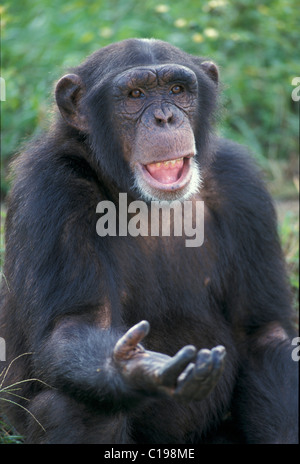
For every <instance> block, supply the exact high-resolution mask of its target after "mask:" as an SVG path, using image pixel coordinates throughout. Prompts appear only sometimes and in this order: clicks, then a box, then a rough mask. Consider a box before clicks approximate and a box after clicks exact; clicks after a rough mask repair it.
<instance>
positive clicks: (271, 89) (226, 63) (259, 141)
mask: <svg viewBox="0 0 300 464" xmlns="http://www.w3.org/2000/svg"><path fill="white" fill-rule="evenodd" d="M0 12H1V23H2V76H3V77H4V79H5V81H6V102H4V103H2V162H3V163H4V165H6V164H7V160H8V159H9V158H10V156H11V155H12V154H13V153H15V151H16V150H17V149H18V147H19V146H20V143H21V142H22V141H24V139H26V138H27V137H28V136H30V135H32V134H33V133H36V132H38V131H40V130H41V128H43V127H44V128H45V127H47V123H48V108H49V102H51V98H52V93H53V82H55V80H57V79H58V78H59V77H60V76H61V75H62V74H63V72H64V71H65V70H66V68H67V67H68V66H73V65H76V64H78V63H79V62H80V61H81V60H82V59H84V58H85V56H87V55H88V54H90V53H91V52H93V51H94V50H96V49H98V48H99V47H102V46H105V45H107V44H108V43H110V42H113V41H118V40H122V39H125V38H128V37H155V38H159V39H163V40H167V41H169V42H171V43H172V44H174V45H176V46H180V47H182V48H183V49H184V50H186V51H188V52H190V53H194V54H198V55H201V56H207V57H209V58H211V59H213V60H215V61H216V62H217V63H218V64H219V66H220V70H221V78H222V81H223V83H224V97H223V105H224V111H223V114H222V116H223V123H222V133H223V135H225V136H228V137H231V138H233V139H235V140H237V141H240V142H242V143H245V144H246V145H248V146H249V147H250V148H251V149H252V150H253V152H254V153H255V156H256V157H257V158H258V160H259V162H260V164H261V165H262V167H263V168H264V169H266V171H267V173H268V175H269V178H270V180H271V181H272V180H273V181H275V182H273V184H274V185H275V184H276V185H277V190H278V186H279V187H280V189H281V192H279V193H281V194H283V195H285V194H287V195H290V194H291V193H293V192H294V191H295V189H294V185H293V183H291V184H289V186H288V188H287V187H286V184H285V187H284V189H285V191H283V184H282V182H281V180H282V177H283V174H284V175H285V174H286V175H287V177H288V178H291V179H292V177H293V174H294V171H295V169H296V168H297V161H295V160H297V155H298V109H297V104H296V103H294V102H293V101H292V99H291V92H292V89H293V87H292V85H291V81H292V78H293V77H295V76H297V75H299V74H300V69H299V24H300V8H299V4H298V0H268V1H256V0H236V1H230V0H210V1H201V0H167V1H158V0H97V1H95V0H90V1H88V2H87V1H85V0H69V1H66V2H62V1H61V0H11V1H10V2H7V3H6V2H4V4H3V6H2V7H0ZM2 174H5V170H4V169H2ZM285 177H286V176H285ZM2 188H3V189H4V190H6V189H7V184H6V181H5V179H4V178H2Z"/></svg>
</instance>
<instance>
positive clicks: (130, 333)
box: [114, 321, 150, 359]
mask: <svg viewBox="0 0 300 464" xmlns="http://www.w3.org/2000/svg"><path fill="white" fill-rule="evenodd" d="M149 330H150V324H149V322H148V321H141V322H139V323H138V324H136V325H134V326H133V327H131V328H130V329H129V330H127V332H126V333H125V334H124V335H123V337H121V338H120V339H119V340H118V341H117V343H116V345H115V348H114V357H115V359H120V358H121V359H124V358H126V356H127V354H128V353H129V352H130V351H132V350H133V349H134V348H135V347H136V346H137V344H138V343H139V342H140V341H141V340H143V338H144V337H145V336H146V335H147V334H148V333H149Z"/></svg>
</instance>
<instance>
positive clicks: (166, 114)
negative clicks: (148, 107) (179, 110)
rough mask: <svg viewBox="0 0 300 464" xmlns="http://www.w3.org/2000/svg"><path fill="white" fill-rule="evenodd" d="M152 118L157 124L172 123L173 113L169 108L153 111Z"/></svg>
mask: <svg viewBox="0 0 300 464" xmlns="http://www.w3.org/2000/svg"><path fill="white" fill-rule="evenodd" d="M154 117H155V120H156V122H157V124H159V125H161V124H168V123H171V122H172V119H173V113H172V111H171V110H170V109H169V108H164V109H162V108H159V109H156V110H155V111H154Z"/></svg>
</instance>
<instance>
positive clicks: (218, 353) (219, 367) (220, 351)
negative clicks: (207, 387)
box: [211, 345, 226, 383]
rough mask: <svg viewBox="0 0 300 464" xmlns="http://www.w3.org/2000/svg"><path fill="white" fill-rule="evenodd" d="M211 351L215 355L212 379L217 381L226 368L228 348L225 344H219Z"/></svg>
mask: <svg viewBox="0 0 300 464" xmlns="http://www.w3.org/2000/svg"><path fill="white" fill-rule="evenodd" d="M211 352H212V357H213V369H212V373H211V379H212V381H213V382H215V383H217V381H218V379H219V377H220V376H221V374H222V372H223V370H224V365H225V357H226V349H225V348H224V346H222V345H219V346H216V347H215V348H213V349H212V350H211Z"/></svg>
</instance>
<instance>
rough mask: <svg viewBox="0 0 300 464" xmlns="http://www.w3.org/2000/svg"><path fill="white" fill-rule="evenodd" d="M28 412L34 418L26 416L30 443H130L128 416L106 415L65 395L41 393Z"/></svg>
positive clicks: (27, 439) (28, 441)
mask: <svg viewBox="0 0 300 464" xmlns="http://www.w3.org/2000/svg"><path fill="white" fill-rule="evenodd" d="M28 409H29V411H30V412H31V414H32V415H33V416H34V417H33V416H31V415H30V414H28V415H27V431H26V437H25V439H26V442H27V443H34V444H54V443H57V444H69V443H70V444H75V443H83V444H101V443H104V444H116V443H120V444H122V443H130V441H129V439H128V435H127V424H126V416H125V415H123V414H121V413H119V414H115V415H111V416H108V415H105V414H103V413H101V411H100V410H99V411H97V409H95V406H93V407H90V408H89V407H87V406H86V405H85V404H83V403H79V402H77V401H76V400H74V399H73V398H70V397H69V396H67V395H65V394H63V393H60V392H53V391H45V392H42V393H40V394H38V395H37V396H36V397H35V399H34V400H33V401H32V402H31V405H30V407H29V408H28Z"/></svg>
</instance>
